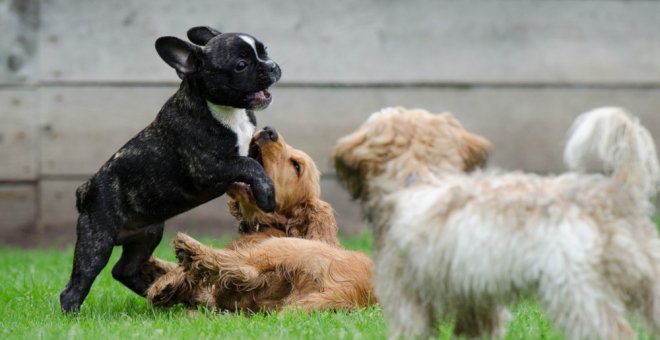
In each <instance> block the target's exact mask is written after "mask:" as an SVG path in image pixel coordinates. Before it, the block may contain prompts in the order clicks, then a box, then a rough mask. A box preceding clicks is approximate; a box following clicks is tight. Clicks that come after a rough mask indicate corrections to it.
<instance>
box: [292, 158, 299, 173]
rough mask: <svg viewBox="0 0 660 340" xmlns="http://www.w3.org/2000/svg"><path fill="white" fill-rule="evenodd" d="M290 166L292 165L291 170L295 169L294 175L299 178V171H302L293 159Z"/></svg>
mask: <svg viewBox="0 0 660 340" xmlns="http://www.w3.org/2000/svg"><path fill="white" fill-rule="evenodd" d="M291 165H293V168H294V169H296V174H297V175H298V176H300V171H301V170H302V168H301V167H300V163H298V161H296V160H295V159H292V160H291Z"/></svg>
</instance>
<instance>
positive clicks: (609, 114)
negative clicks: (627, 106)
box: [564, 107, 660, 199]
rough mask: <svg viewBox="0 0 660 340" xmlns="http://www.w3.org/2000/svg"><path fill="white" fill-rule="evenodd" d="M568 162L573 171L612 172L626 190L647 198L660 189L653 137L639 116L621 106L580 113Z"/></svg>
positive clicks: (567, 150) (571, 136)
mask: <svg viewBox="0 0 660 340" xmlns="http://www.w3.org/2000/svg"><path fill="white" fill-rule="evenodd" d="M564 162H565V163H566V165H567V166H568V168H569V169H571V170H575V171H587V172H603V173H605V174H608V175H610V176H612V178H613V179H614V180H615V181H617V182H619V183H621V184H622V186H624V187H627V188H628V190H625V191H627V192H629V193H630V192H633V193H634V194H637V195H643V199H648V198H650V197H653V196H655V195H656V194H657V193H658V190H659V189H660V166H659V165H658V156H657V154H656V150H655V143H654V141H653V137H651V134H650V133H649V131H648V130H647V129H646V128H644V127H643V126H642V125H641V124H640V122H639V119H637V117H634V116H633V115H631V114H629V113H627V112H626V111H624V110H623V109H621V108H618V107H602V108H597V109H594V110H591V111H588V112H585V113H583V114H581V115H580V116H578V118H577V119H576V120H575V122H574V123H573V126H572V127H571V130H570V134H569V138H568V142H567V143H566V148H565V150H564ZM637 195H634V196H637Z"/></svg>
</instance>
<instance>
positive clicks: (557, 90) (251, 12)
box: [0, 0, 660, 243]
mask: <svg viewBox="0 0 660 340" xmlns="http://www.w3.org/2000/svg"><path fill="white" fill-rule="evenodd" d="M658 18H660V2H655V1H602V0H583V1H566V0H560V1H550V0H548V1H534V0H520V1H491V0H466V1H431V0H428V1H423V0H412V1H393V0H335V1H332V2H328V1H317V0H313V1H294V0H283V1H254V0H228V1H216V0H213V1H211V0H199V1H180V0H165V1H163V0H146V1H89V0H68V1H67V0H0V31H2V32H3V34H2V36H1V37H0V242H2V243H14V242H19V243H24V242H26V241H25V240H28V241H27V242H29V243H35V242H36V243H39V242H50V241H52V240H53V239H54V238H62V239H72V238H73V236H74V235H75V227H74V225H75V219H76V214H75V209H74V195H73V192H74V190H75V188H76V187H77V186H78V185H79V184H80V183H82V182H83V181H84V180H85V179H86V178H87V177H89V176H90V175H91V174H92V173H93V172H94V171H95V170H96V169H98V167H99V166H100V165H101V164H102V163H103V162H104V161H105V160H106V159H107V158H108V157H109V156H110V155H112V153H113V152H114V151H115V150H116V149H117V148H119V147H120V146H121V145H122V144H123V143H124V142H125V141H126V140H127V139H128V138H130V137H131V136H132V135H134V134H135V133H136V132H137V131H139V130H140V129H141V128H143V127H144V126H145V125H146V124H148V123H149V122H150V121H151V120H152V119H153V118H154V117H155V114H156V112H157V111H158V109H159V108H160V106H161V105H162V103H163V102H164V101H165V100H166V99H167V97H168V96H170V95H171V94H172V93H173V92H174V91H175V89H176V86H177V84H178V81H177V80H178V79H177V77H176V75H175V74H174V71H173V70H172V69H171V68H169V67H168V66H167V65H166V64H165V63H164V62H162V61H161V60H160V59H159V57H158V55H157V54H156V53H155V50H154V47H153V43H154V40H155V39H156V38H157V37H159V36H163V35H176V36H179V37H184V36H185V32H186V30H187V29H188V28H189V27H191V26H195V25H210V26H214V27H216V28H218V29H220V30H222V31H244V32H249V33H251V34H253V35H255V36H256V37H258V38H260V39H261V40H262V41H264V42H265V43H266V44H267V45H268V47H269V50H268V51H269V54H270V55H271V57H272V58H273V59H275V60H276V61H277V62H278V63H279V64H280V66H281V67H282V69H283V77H282V80H281V82H280V83H279V85H277V86H276V87H275V88H273V89H272V91H271V92H272V93H273V95H274V97H275V101H274V103H273V105H272V106H271V108H270V109H268V110H267V111H264V112H260V113H258V120H259V125H266V124H268V125H272V126H274V127H276V128H278V129H279V130H280V131H281V132H282V133H283V134H284V135H285V137H286V139H287V141H288V142H290V143H291V144H292V145H294V146H297V147H299V148H301V149H303V150H305V151H307V152H308V153H310V154H311V155H312V157H313V158H314V159H315V160H316V162H317V163H318V164H319V166H320V168H321V169H322V170H323V171H324V173H325V176H324V179H323V195H324V198H325V199H326V200H328V201H329V202H330V203H331V204H333V206H334V207H335V209H336V210H337V213H338V217H339V221H340V223H341V226H340V229H341V230H342V231H344V232H355V231H356V230H359V229H360V228H362V223H361V221H360V216H359V212H358V210H357V208H356V207H355V206H354V204H353V203H352V202H350V201H349V200H348V196H347V195H346V193H345V192H344V191H343V190H342V189H341V188H339V187H338V186H337V183H336V181H335V179H334V177H333V173H332V168H331V167H330V164H329V160H328V154H329V150H330V149H331V147H332V145H333V144H334V142H335V141H336V139H337V138H338V137H340V136H342V135H344V134H346V133H348V132H349V131H351V130H352V129H354V128H355V126H357V125H358V124H359V123H360V122H361V121H363V120H364V119H365V118H366V117H367V116H368V115H369V113H371V112H374V111H376V110H378V109H379V108H381V107H384V106H391V105H404V106H410V107H424V108H427V109H429V110H431V111H435V112H441V111H446V110H448V111H452V112H453V113H454V114H455V115H456V116H457V117H458V118H459V119H460V120H461V121H462V122H463V123H464V125H465V126H466V127H467V128H468V129H470V130H473V131H475V132H478V133H480V134H482V135H484V136H486V137H487V138H489V139H490V140H491V141H492V142H493V144H494V152H493V157H492V161H491V164H492V165H495V166H499V167H503V168H506V169H524V170H530V171H540V172H558V171H561V169H562V168H563V167H562V164H561V159H560V155H561V149H562V145H563V140H564V136H565V131H566V129H567V128H568V126H569V125H570V122H571V121H572V119H573V118H574V117H575V115H577V114H578V113H580V112H583V111H585V110H588V109H590V108H593V107H596V106H601V105H620V106H624V107H627V108H628V109H630V110H631V111H632V112H634V113H636V114H637V115H639V116H640V117H641V119H642V122H643V123H644V124H645V125H646V126H647V127H649V129H650V130H651V131H652V133H653V134H654V135H656V136H659V137H658V138H660V115H659V114H658V113H659V112H660V105H659V104H660V34H659V33H658V32H660V20H658ZM169 225H170V227H169V230H170V231H173V230H189V229H204V230H215V231H228V230H233V228H234V227H233V222H232V221H231V220H230V219H229V218H228V216H227V212H226V209H225V207H224V203H223V199H219V200H215V201H213V202H211V203H209V204H207V205H205V206H202V207H199V208H197V209H195V210H193V211H191V212H189V213H186V214H184V215H182V216H179V217H177V218H175V219H174V220H172V221H170V222H169Z"/></svg>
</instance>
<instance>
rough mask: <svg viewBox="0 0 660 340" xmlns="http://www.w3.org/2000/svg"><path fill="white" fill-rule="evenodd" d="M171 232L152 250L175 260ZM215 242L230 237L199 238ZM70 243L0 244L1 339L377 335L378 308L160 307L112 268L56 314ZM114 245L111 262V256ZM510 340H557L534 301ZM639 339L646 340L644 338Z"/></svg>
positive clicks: (365, 238)
mask: <svg viewBox="0 0 660 340" xmlns="http://www.w3.org/2000/svg"><path fill="white" fill-rule="evenodd" d="M170 239H171V237H166V238H165V240H164V241H163V242H162V243H161V245H160V246H159V247H158V249H157V250H156V254H157V256H159V257H161V258H165V259H169V260H173V259H174V257H173V255H172V252H171V250H170V247H169V240H170ZM202 240H203V241H204V242H206V243H210V244H213V245H216V246H221V245H223V244H224V243H226V242H227V241H228V238H225V239H222V240H213V239H209V238H202ZM342 243H343V244H344V246H346V247H347V248H351V249H357V250H363V251H366V252H369V249H370V248H371V237H370V235H369V234H366V233H365V234H363V235H359V236H356V237H352V238H343V239H342ZM72 252H73V250H72V248H68V249H66V250H64V251H63V250H55V249H38V250H16V249H6V248H5V249H0V272H2V276H1V277H0V287H2V289H1V291H0V338H3V339H38V338H46V339H64V338H67V339H106V338H165V339H169V338H192V339H198V338H200V339H202V338H229V339H254V338H259V339H344V338H347V339H383V338H385V337H386V328H385V322H384V320H383V318H382V315H381V312H380V309H379V308H378V307H373V308H369V309H365V310H360V311H357V312H352V313H346V312H319V313H313V314H311V315H307V314H295V313H292V312H289V313H283V314H279V315H275V314H273V315H264V314H256V315H251V316H246V315H236V314H225V313H216V312H213V311H208V310H205V309H203V308H200V309H199V310H197V311H196V312H190V311H188V310H186V309H184V308H182V307H176V308H171V309H159V308H152V307H150V306H149V305H148V304H147V303H146V302H145V300H144V299H142V298H141V297H138V296H137V295H135V294H133V293H132V292H130V291H129V290H128V289H126V288H124V287H123V286H122V285H121V284H120V283H118V282H116V281H114V280H113V279H112V276H111V274H110V269H111V266H108V267H107V268H105V269H104V271H103V272H102V273H101V275H100V276H99V277H98V278H97V280H96V282H95V283H94V286H93V287H92V290H91V292H90V295H89V296H88V297H87V300H86V301H85V304H84V305H83V309H82V311H81V313H80V315H79V316H78V317H74V316H64V315H62V313H60V309H59V301H58V294H59V291H60V290H61V289H62V287H64V285H65V284H66V281H67V279H68V276H69V273H70V269H71V258H72ZM118 256H119V248H117V249H115V252H114V254H113V257H112V259H111V260H110V261H111V263H114V262H116V261H117V259H118ZM512 308H513V314H514V319H513V320H512V321H511V323H510V324H509V327H508V333H507V338H508V339H558V338H560V337H558V336H557V335H556V333H555V332H554V331H553V330H552V329H551V327H550V325H549V324H548V322H547V321H546V320H545V319H544V317H543V315H542V314H541V313H540V312H539V309H538V308H537V306H536V304H535V303H534V302H533V301H525V302H522V303H520V304H518V305H516V306H513V307H512ZM451 329H452V324H451V322H445V323H443V324H442V326H441V327H440V338H444V339H448V338H450V334H451ZM640 338H644V339H645V338H649V337H648V336H646V335H642V336H641V337H640Z"/></svg>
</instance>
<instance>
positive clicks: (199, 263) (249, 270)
mask: <svg viewBox="0 0 660 340" xmlns="http://www.w3.org/2000/svg"><path fill="white" fill-rule="evenodd" d="M249 155H250V156H251V157H253V158H255V159H256V160H257V161H258V162H259V163H261V164H262V165H263V167H264V170H265V171H266V174H267V175H268V176H269V177H270V178H271V179H272V181H273V183H274V186H275V193H276V200H275V201H276V207H275V211H274V212H273V213H264V212H262V211H260V210H259V209H258V208H257V207H256V205H255V203H254V198H253V197H252V195H251V194H250V192H251V191H250V190H249V189H250V188H249V186H248V185H247V184H245V183H236V184H234V185H232V187H231V188H230V189H229V190H228V194H229V195H230V196H231V197H232V199H233V201H230V202H229V206H230V210H231V211H232V213H233V215H234V216H235V217H236V218H237V219H239V221H241V233H242V236H241V237H240V238H239V239H237V240H236V241H234V242H232V243H231V244H229V245H228V246H227V247H226V248H225V249H213V248H211V247H208V246H205V245H203V244H201V243H199V242H197V241H196V240H194V239H192V238H191V237H189V236H187V235H184V234H179V235H178V236H177V237H176V238H175V239H174V241H173V245H174V250H175V251H176V254H177V258H178V259H179V261H180V266H176V265H174V264H168V263H165V262H164V261H161V260H156V259H152V261H151V264H152V268H151V269H150V270H152V271H153V270H159V271H161V272H165V274H164V275H163V276H161V277H160V278H159V279H157V280H156V282H155V283H154V284H153V285H152V286H151V287H150V288H149V289H148V290H147V298H148V300H149V301H150V302H151V303H152V304H154V305H156V306H171V305H174V304H177V303H183V304H186V305H198V304H201V305H206V306H208V307H210V308H217V309H220V310H230V311H237V310H247V311H260V310H262V311H274V310H281V309H283V308H287V307H297V308H299V309H302V310H306V311H312V310H318V309H350V308H354V307H360V306H367V305H369V304H371V303H374V302H375V299H374V297H373V289H372V266H373V265H372V262H371V260H370V259H369V258H368V257H367V256H366V255H364V254H361V253H358V252H353V251H348V250H344V249H342V248H341V247H340V245H339V242H338V240H337V226H336V221H335V218H334V215H333V211H332V207H331V206H330V205H329V204H327V203H326V202H324V201H322V200H321V199H320V175H319V172H318V170H317V168H316V166H315V164H314V162H313V161H312V159H311V158H310V157H309V156H308V155H307V154H305V153H304V152H302V151H300V150H296V149H294V148H292V147H291V146H289V145H287V144H286V143H285V142H284V139H283V138H282V137H281V136H280V135H279V134H278V133H277V132H276V131H275V130H273V129H271V128H265V129H263V130H262V131H260V132H258V133H257V134H255V136H254V138H253V140H252V142H251V145H250V149H249ZM286 236H290V237H286Z"/></svg>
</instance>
